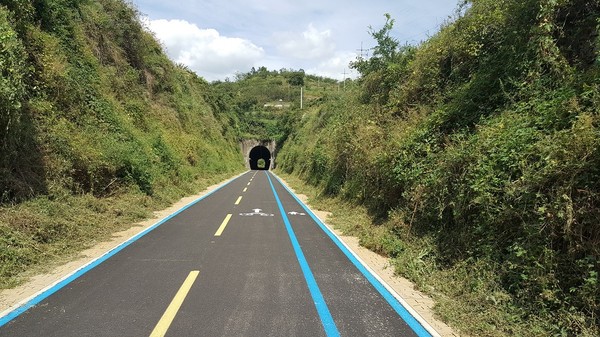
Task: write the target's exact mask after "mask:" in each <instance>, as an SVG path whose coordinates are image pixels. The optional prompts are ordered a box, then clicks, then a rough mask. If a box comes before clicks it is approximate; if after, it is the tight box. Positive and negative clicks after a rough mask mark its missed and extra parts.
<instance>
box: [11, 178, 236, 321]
mask: <svg viewBox="0 0 600 337" xmlns="http://www.w3.org/2000/svg"><path fill="white" fill-rule="evenodd" d="M244 175H245V173H244ZM241 176H242V175H240V176H239V177H236V178H233V179H230V180H229V181H227V182H225V183H223V184H222V185H221V186H219V187H217V188H215V189H214V190H212V191H211V192H209V193H208V194H206V195H204V196H202V197H200V198H198V199H196V200H194V201H192V202H191V203H189V204H187V205H185V206H184V207H182V208H181V209H179V210H178V211H177V212H175V213H173V214H171V215H169V216H168V217H166V218H164V219H163V220H161V221H159V222H157V223H155V224H154V225H152V226H150V227H148V228H146V229H145V230H143V231H142V232H140V233H138V234H136V235H135V236H133V237H131V238H130V239H129V240H127V241H125V242H123V243H121V244H120V245H118V246H117V247H115V248H113V249H112V250H109V251H108V252H106V253H105V254H104V255H102V256H100V257H99V258H97V259H95V260H93V261H91V262H90V263H88V264H87V265H85V266H83V267H82V268H81V269H78V270H77V271H75V272H74V273H73V274H71V275H69V276H67V277H66V278H64V279H62V280H61V281H59V282H58V283H56V284H55V285H54V286H51V287H50V288H48V289H46V290H44V291H42V292H41V293H40V294H38V295H37V296H35V297H33V298H32V299H31V300H29V301H27V302H26V303H24V304H22V305H21V306H19V307H18V308H16V309H14V310H13V311H10V312H8V313H7V314H6V315H4V316H2V317H0V327H2V326H3V325H5V324H6V323H8V322H10V321H12V320H13V319H15V318H17V317H18V316H19V315H21V314H22V313H24V312H25V311H27V310H28V309H29V308H31V307H33V306H34V305H36V304H38V303H40V302H41V301H43V300H44V299H46V298H48V297H49V296H50V295H52V294H54V293H55V292H57V291H59V290H60V289H61V288H63V287H64V286H66V285H67V284H69V283H71V282H73V281H74V280H75V279H77V278H78V277H80V276H81V275H83V274H85V273H87V272H88V271H90V270H92V269H94V268H95V267H97V266H98V265H99V264H101V263H102V262H104V261H106V260H108V259H109V258H111V257H112V256H113V255H115V254H117V253H118V252H120V251H121V250H123V249H125V247H127V246H129V245H130V244H132V243H134V242H135V241H137V240H139V239H140V238H141V237H143V236H144V235H146V234H148V233H150V232H151V231H153V230H154V229H156V228H157V227H158V226H160V225H162V224H164V223H165V222H167V221H169V220H171V219H172V218H174V217H175V216H177V215H178V214H179V213H181V212H183V211H185V210H186V209H188V208H190V207H192V206H194V205H195V204H197V203H198V202H200V201H202V200H203V199H205V198H207V197H208V196H210V195H212V194H213V193H215V192H217V191H218V190H220V189H222V188H223V187H225V186H227V185H229V184H230V183H232V182H233V181H235V180H237V179H239V178H240V177H241Z"/></svg>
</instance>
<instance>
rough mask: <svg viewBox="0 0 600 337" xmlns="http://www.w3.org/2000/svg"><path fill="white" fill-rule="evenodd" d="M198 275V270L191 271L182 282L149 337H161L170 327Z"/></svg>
mask: <svg viewBox="0 0 600 337" xmlns="http://www.w3.org/2000/svg"><path fill="white" fill-rule="evenodd" d="M199 273H200V272H199V271H198V270H192V271H191V272H190V274H189V275H188V277H187V278H186V279H185V281H183V284H182V285H181V288H179V290H178V291H177V294H175V297H174V298H173V300H172V301H171V304H169V306H168V307H167V310H166V311H165V313H164V314H163V315H162V317H161V318H160V321H158V324H156V327H154V330H152V333H151V334H150V337H162V336H164V335H165V334H166V333H167V330H168V329H169V326H171V323H172V322H173V319H174V318H175V315H177V312H178V311H179V308H180V307H181V304H183V300H185V297H186V296H187V294H188V292H189V291H190V289H191V288H192V285H193V284H194V281H196V278H197V277H198V274H199Z"/></svg>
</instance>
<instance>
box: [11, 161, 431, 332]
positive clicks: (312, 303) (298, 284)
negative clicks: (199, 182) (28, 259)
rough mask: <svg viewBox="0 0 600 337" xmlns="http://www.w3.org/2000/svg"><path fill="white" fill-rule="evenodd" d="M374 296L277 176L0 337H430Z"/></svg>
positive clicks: (86, 281) (45, 302)
mask: <svg viewBox="0 0 600 337" xmlns="http://www.w3.org/2000/svg"><path fill="white" fill-rule="evenodd" d="M381 289H382V286H381V285H380V284H379V285H378V284H377V283H376V282H375V283H374V282H373V277H372V276H369V274H365V270H361V268H360V266H358V267H357V264H356V261H353V260H352V258H349V257H348V254H347V252H345V251H344V250H343V249H340V245H339V243H336V242H335V240H334V239H332V237H331V234H330V233H327V232H326V231H324V230H323V228H322V225H321V224H319V223H317V222H315V219H314V218H313V216H312V215H311V214H310V213H309V212H308V211H307V210H306V209H305V208H303V206H302V205H301V204H300V203H298V201H297V199H296V198H295V197H294V196H293V195H292V194H290V193H289V192H288V191H287V189H285V187H284V186H283V185H281V183H280V182H279V181H278V180H277V178H276V177H275V176H274V175H272V174H271V173H268V172H267V171H249V172H247V173H245V174H244V175H242V176H240V177H239V178H237V179H235V180H233V181H231V182H230V183H228V184H227V185H225V186H223V187H222V188H220V189H219V190H217V191H216V192H214V193H212V194H210V195H209V196H207V197H205V198H204V199H202V200H201V201H199V202H198V203H196V204H194V205H193V206H191V207H189V208H187V209H185V210H184V211H182V212H180V213H179V214H177V215H176V216H174V217H172V218H171V219H170V220H169V221H166V222H164V223H162V224H160V225H159V226H157V227H156V228H154V229H153V230H152V231H150V232H148V233H147V234H145V235H143V236H141V237H140V238H139V239H137V240H136V241H134V242H133V243H131V244H129V245H127V246H126V247H125V248H123V249H122V250H120V251H118V252H117V253H116V254H114V255H112V256H111V257H110V258H107V259H106V260H105V261H103V262H102V263H99V264H98V265H96V266H95V267H93V268H90V269H89V270H88V271H86V272H85V273H83V274H82V275H80V276H78V277H76V278H75V279H73V280H72V281H70V282H69V283H67V284H66V285H64V286H62V287H60V289H53V290H52V291H51V292H53V293H52V294H51V295H49V296H48V295H47V294H46V295H42V297H43V299H42V300H41V301H39V303H37V304H36V305H34V306H32V307H31V308H29V309H27V310H26V311H24V312H23V313H21V314H20V315H18V316H16V317H14V318H12V319H10V320H7V319H6V318H5V319H4V322H2V321H0V325H1V324H3V325H2V326H1V327H0V336H20V337H23V336H61V337H62V336H78V337H80V336H94V337H97V336H163V335H166V336H257V337H258V336H260V337H263V336H311V337H313V336H378V337H380V336H417V335H419V336H428V334H427V332H425V330H424V329H423V327H422V326H420V325H419V324H418V323H416V321H414V320H412V321H411V317H408V319H407V320H405V319H406V318H407V314H406V313H405V312H403V311H402V310H403V308H401V307H400V306H399V303H397V301H396V300H395V299H394V298H393V297H392V296H391V295H390V294H389V293H387V294H386V293H385V291H382V290H381ZM403 317H404V319H403ZM407 322H408V323H407Z"/></svg>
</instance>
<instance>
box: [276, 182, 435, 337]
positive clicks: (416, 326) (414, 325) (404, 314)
mask: <svg viewBox="0 0 600 337" xmlns="http://www.w3.org/2000/svg"><path fill="white" fill-rule="evenodd" d="M274 177H275V179H277V181H278V182H279V183H280V184H281V186H283V188H284V189H285V190H286V191H288V193H289V194H290V195H291V196H292V197H293V198H294V199H295V200H296V202H298V204H299V205H300V206H302V208H303V209H304V210H305V211H306V213H307V214H308V215H310V217H311V218H312V219H313V220H314V221H315V222H316V223H317V224H318V225H319V227H321V229H322V230H323V232H325V234H327V236H329V238H330V239H331V241H333V242H334V243H335V244H336V246H338V248H339V249H340V250H341V251H342V252H343V253H344V255H346V257H347V258H348V259H349V260H350V262H352V264H353V265H354V266H355V267H356V268H357V269H358V270H359V271H360V272H361V273H362V274H363V275H364V276H365V278H366V279H367V280H369V282H370V283H371V285H373V287H374V288H375V289H377V291H378V292H379V293H380V294H381V296H382V297H383V298H384V299H385V300H386V301H387V302H388V303H389V304H390V306H391V307H392V308H393V309H394V310H395V311H396V313H398V315H400V317H401V318H402V319H403V320H404V321H405V322H406V324H408V326H409V327H410V328H411V329H412V330H413V331H414V332H415V333H416V334H417V336H419V337H431V334H430V333H429V331H427V330H426V329H425V328H424V327H423V325H421V323H419V321H417V320H416V319H415V318H414V317H413V315H411V314H410V313H409V312H408V310H406V308H405V307H404V306H403V305H402V304H401V303H400V302H398V300H397V299H396V298H395V297H394V295H392V293H390V292H389V291H388V290H387V289H386V288H385V286H384V285H383V284H382V283H381V282H380V281H379V280H378V279H377V278H375V276H373V274H371V272H370V271H368V270H367V268H365V266H364V265H363V264H362V263H361V262H360V261H358V259H357V258H356V256H354V254H352V253H351V252H350V251H349V250H348V248H346V246H344V244H343V243H341V242H340V240H339V239H338V237H337V236H335V235H334V234H333V233H332V232H331V231H330V230H329V228H327V227H326V226H325V225H324V224H323V223H322V222H321V220H319V218H318V217H317V216H316V215H315V214H314V213H313V212H312V211H311V210H310V209H309V208H308V207H307V206H306V205H305V204H304V203H303V202H302V201H300V199H298V197H296V195H295V194H294V193H293V192H292V191H290V189H289V188H287V186H285V185H284V184H283V183H282V182H281V180H280V179H279V177H277V176H275V175H274ZM270 181H271V180H270V179H269V182H270ZM271 187H273V185H271ZM273 191H274V190H273Z"/></svg>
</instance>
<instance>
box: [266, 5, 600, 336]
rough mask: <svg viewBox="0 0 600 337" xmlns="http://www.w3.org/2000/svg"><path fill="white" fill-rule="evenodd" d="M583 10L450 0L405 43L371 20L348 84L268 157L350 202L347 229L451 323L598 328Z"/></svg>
mask: <svg viewBox="0 0 600 337" xmlns="http://www.w3.org/2000/svg"><path fill="white" fill-rule="evenodd" d="M599 17H600V2H598V1H583V0H563V1H539V0H525V1H523V0H519V1H517V0H504V1H497V0H477V1H475V0H473V1H466V2H465V4H464V5H463V7H462V8H460V9H459V15H458V16H457V18H456V19H455V20H454V21H452V22H449V23H448V24H446V25H445V26H444V27H443V28H442V29H441V31H440V32H439V33H438V34H436V35H435V36H433V37H432V38H430V39H429V40H428V41H425V42H424V43H422V44H421V45H419V46H402V45H400V44H399V43H398V41H396V40H394V39H393V38H392V37H391V36H390V31H391V29H392V27H393V19H392V18H390V17H387V21H386V23H385V25H384V26H383V28H381V29H380V30H374V31H372V35H373V37H374V38H375V40H376V42H377V47H376V48H375V49H374V55H373V57H372V58H370V59H358V60H356V62H354V63H353V67H354V68H355V69H357V70H358V71H359V72H360V73H361V79H360V87H359V88H356V89H355V90H352V91H349V92H347V94H346V96H342V97H330V98H329V99H328V100H326V101H324V102H323V104H321V105H319V106H314V107H313V108H312V109H311V110H310V111H309V112H307V113H306V114H304V116H302V117H301V118H300V116H299V117H298V118H297V121H296V122H295V123H294V124H293V126H292V127H291V128H290V130H293V131H292V132H291V134H290V135H289V137H288V141H287V142H286V143H285V144H284V146H283V148H282V150H281V151H280V152H279V157H278V161H279V168H280V169H281V170H283V171H284V172H287V173H293V174H295V175H298V176H300V177H303V178H304V179H305V180H306V181H308V182H310V183H312V184H313V185H315V186H318V187H319V188H320V191H321V192H320V194H321V196H322V197H326V196H330V197H337V198H339V200H344V201H345V202H350V203H351V204H352V205H354V206H352V207H350V209H357V208H356V207H355V205H362V206H363V207H364V209H365V212H366V213H365V214H364V217H367V214H368V217H367V219H370V220H369V221H368V222H367V223H365V222H364V221H363V222H361V221H359V220H357V219H364V217H361V216H359V215H356V216H355V217H352V220H351V223H352V224H354V225H355V226H354V227H353V228H348V230H351V231H353V232H354V233H357V234H358V235H359V236H360V237H361V240H362V242H363V243H364V244H365V245H367V246H369V247H371V248H373V249H375V250H377V251H380V252H382V253H384V254H387V255H388V256H390V257H391V258H392V259H393V261H394V264H395V266H396V269H397V271H398V272H399V273H401V274H402V275H404V276H407V277H409V278H411V279H412V280H414V281H415V282H416V283H417V284H418V285H419V286H420V287H421V289H423V290H425V291H427V292H429V293H430V294H432V295H433V296H434V297H435V298H436V299H437V300H438V303H439V304H438V307H437V310H438V313H439V314H440V315H442V316H443V317H444V318H445V319H446V320H448V321H450V323H451V324H452V325H454V326H455V327H458V328H459V329H460V330H461V331H463V332H465V333H467V334H470V335H476V336H505V335H517V336H598V335H599V334H600V330H598V326H600V318H599V317H600V285H599V276H598V274H599V273H600V248H599V247H600V194H599V191H600V151H599V146H600V116H599V111H600V56H599V48H600V37H599V25H600V21H599V20H598V18H599ZM357 212H358V211H357Z"/></svg>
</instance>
